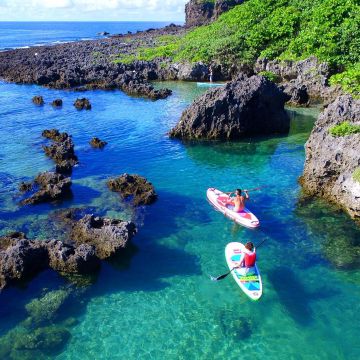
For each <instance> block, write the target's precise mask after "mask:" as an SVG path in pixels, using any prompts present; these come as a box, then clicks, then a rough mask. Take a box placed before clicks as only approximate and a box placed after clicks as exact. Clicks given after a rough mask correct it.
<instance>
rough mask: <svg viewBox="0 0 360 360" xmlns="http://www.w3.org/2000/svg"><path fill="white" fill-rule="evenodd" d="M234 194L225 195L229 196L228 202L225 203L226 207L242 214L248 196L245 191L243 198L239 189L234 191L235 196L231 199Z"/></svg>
mask: <svg viewBox="0 0 360 360" xmlns="http://www.w3.org/2000/svg"><path fill="white" fill-rule="evenodd" d="M233 193H234V192H229V193H226V194H228V195H229V200H228V201H227V202H226V207H228V208H231V210H233V211H235V212H238V213H239V212H242V211H243V210H244V208H245V202H246V201H247V200H250V196H249V194H248V191H247V190H244V196H243V195H242V191H241V189H237V190H236V191H235V196H234V197H231V195H232V194H233Z"/></svg>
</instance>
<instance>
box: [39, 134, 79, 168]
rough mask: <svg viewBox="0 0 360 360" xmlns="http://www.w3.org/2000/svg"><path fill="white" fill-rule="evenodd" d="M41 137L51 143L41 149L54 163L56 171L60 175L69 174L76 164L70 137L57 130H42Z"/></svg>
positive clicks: (76, 160)
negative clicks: (49, 140)
mask: <svg viewBox="0 0 360 360" xmlns="http://www.w3.org/2000/svg"><path fill="white" fill-rule="evenodd" d="M42 136H43V137H45V138H47V139H51V140H52V141H53V143H52V144H51V145H49V146H47V145H44V146H43V149H44V151H45V154H46V155H47V156H48V157H50V158H51V159H53V160H54V161H55V163H56V171H57V172H58V173H61V174H69V173H71V171H72V168H73V167H74V166H75V165H77V164H78V158H77V156H76V155H75V150H74V143H73V141H72V139H71V136H70V135H68V134H67V133H66V132H64V133H60V132H59V130H57V129H51V130H44V131H43V132H42Z"/></svg>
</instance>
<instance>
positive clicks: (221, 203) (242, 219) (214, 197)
mask: <svg viewBox="0 0 360 360" xmlns="http://www.w3.org/2000/svg"><path fill="white" fill-rule="evenodd" d="M206 196H207V198H208V200H209V201H210V203H211V204H212V205H213V206H214V207H215V209H216V210H218V211H220V212H222V213H223V214H224V215H225V216H227V217H228V218H230V219H231V220H234V221H235V222H236V223H238V224H240V225H242V226H246V227H248V228H250V229H254V228H257V227H259V226H260V222H259V220H258V218H257V217H256V216H255V215H254V214H253V213H252V212H251V211H249V210H248V209H247V208H245V209H244V210H242V211H241V212H236V211H233V207H234V204H232V203H230V204H228V203H227V202H228V201H229V196H228V195H227V194H225V193H223V192H222V191H220V190H217V189H215V188H210V189H208V190H207V192H206Z"/></svg>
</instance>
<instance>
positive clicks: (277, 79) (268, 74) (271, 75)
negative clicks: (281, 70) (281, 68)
mask: <svg viewBox="0 0 360 360" xmlns="http://www.w3.org/2000/svg"><path fill="white" fill-rule="evenodd" d="M259 75H262V76H264V77H266V78H267V79H269V80H270V81H273V82H274V83H278V82H280V81H281V79H280V77H279V76H278V75H276V74H274V73H273V72H271V71H260V72H259Z"/></svg>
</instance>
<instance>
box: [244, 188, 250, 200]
mask: <svg viewBox="0 0 360 360" xmlns="http://www.w3.org/2000/svg"><path fill="white" fill-rule="evenodd" d="M244 193H245V199H246V200H250V196H249V193H248V191H247V190H244Z"/></svg>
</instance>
